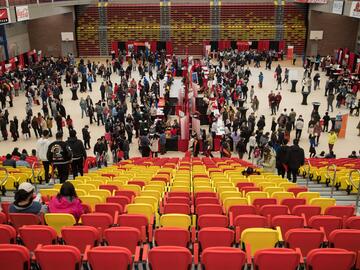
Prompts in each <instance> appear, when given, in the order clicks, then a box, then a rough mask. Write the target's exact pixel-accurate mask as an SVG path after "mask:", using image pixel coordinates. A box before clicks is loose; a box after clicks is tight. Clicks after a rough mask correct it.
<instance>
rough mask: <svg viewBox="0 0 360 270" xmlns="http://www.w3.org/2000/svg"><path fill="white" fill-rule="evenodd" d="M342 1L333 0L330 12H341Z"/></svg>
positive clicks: (340, 13)
mask: <svg viewBox="0 0 360 270" xmlns="http://www.w3.org/2000/svg"><path fill="white" fill-rule="evenodd" d="M343 8H344V1H338V0H335V1H334V4H333V8H332V13H334V14H339V15H342V14H343Z"/></svg>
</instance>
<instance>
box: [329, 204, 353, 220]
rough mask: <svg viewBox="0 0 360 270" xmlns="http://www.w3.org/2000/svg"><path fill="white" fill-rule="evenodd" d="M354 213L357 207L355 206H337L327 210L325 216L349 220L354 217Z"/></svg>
mask: <svg viewBox="0 0 360 270" xmlns="http://www.w3.org/2000/svg"><path fill="white" fill-rule="evenodd" d="M354 213H355V207H354V206H353V205H337V206H329V207H328V208H326V209H325V213H324V214H325V215H330V216H335V217H341V218H344V219H347V218H349V217H352V216H354Z"/></svg>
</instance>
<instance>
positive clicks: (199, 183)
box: [173, 180, 212, 188]
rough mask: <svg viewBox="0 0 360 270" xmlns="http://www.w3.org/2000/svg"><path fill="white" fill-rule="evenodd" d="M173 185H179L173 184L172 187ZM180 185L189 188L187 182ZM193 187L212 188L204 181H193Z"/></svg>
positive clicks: (209, 183) (208, 182)
mask: <svg viewBox="0 0 360 270" xmlns="http://www.w3.org/2000/svg"><path fill="white" fill-rule="evenodd" d="M175 183H180V182H174V183H173V186H175ZM181 183H183V185H184V186H189V183H188V182H185V183H184V182H181ZM178 185H180V184H178ZM193 186H194V188H195V187H212V185H211V182H210V181H207V180H205V181H199V180H197V181H194V183H193Z"/></svg>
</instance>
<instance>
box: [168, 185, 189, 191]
mask: <svg viewBox="0 0 360 270" xmlns="http://www.w3.org/2000/svg"><path fill="white" fill-rule="evenodd" d="M170 191H172V192H191V188H190V187H189V186H172V187H170Z"/></svg>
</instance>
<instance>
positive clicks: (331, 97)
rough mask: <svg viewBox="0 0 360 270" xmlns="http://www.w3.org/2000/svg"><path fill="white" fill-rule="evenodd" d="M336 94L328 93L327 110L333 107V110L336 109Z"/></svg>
mask: <svg viewBox="0 0 360 270" xmlns="http://www.w3.org/2000/svg"><path fill="white" fill-rule="evenodd" d="M334 98H335V96H334V94H333V93H330V92H329V94H328V95H327V111H330V108H331V112H333V111H334V106H333V102H334Z"/></svg>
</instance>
